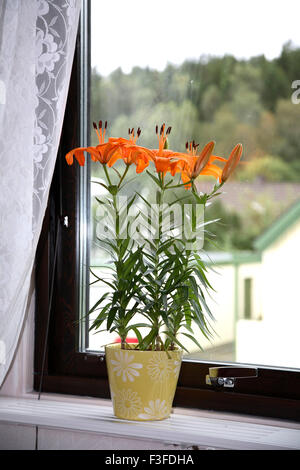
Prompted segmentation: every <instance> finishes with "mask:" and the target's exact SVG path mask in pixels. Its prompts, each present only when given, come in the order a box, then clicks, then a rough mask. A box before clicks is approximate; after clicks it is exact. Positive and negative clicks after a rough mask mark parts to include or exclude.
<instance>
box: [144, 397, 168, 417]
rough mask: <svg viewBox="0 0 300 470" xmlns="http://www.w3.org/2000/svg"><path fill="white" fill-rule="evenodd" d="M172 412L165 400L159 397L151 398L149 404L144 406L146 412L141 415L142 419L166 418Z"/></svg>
mask: <svg viewBox="0 0 300 470" xmlns="http://www.w3.org/2000/svg"><path fill="white" fill-rule="evenodd" d="M169 414H170V410H169V409H168V407H167V405H166V401H165V400H162V401H161V400H160V399H159V398H157V399H156V400H155V401H154V400H150V401H149V404H148V406H145V407H144V413H141V414H140V415H139V418H140V419H145V420H152V419H164V418H167V417H168V416H169Z"/></svg>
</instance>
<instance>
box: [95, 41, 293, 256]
mask: <svg viewBox="0 0 300 470" xmlns="http://www.w3.org/2000/svg"><path fill="white" fill-rule="evenodd" d="M294 80H300V48H296V47H294V46H293V45H292V44H291V43H290V42H288V43H286V44H285V45H284V46H283V48H282V51H281V54H280V56H279V57H278V58H276V59H273V60H267V59H266V58H265V56H264V55H261V56H257V57H253V58H250V59H248V60H238V59H236V58H235V57H233V56H231V55H225V56H224V57H210V56H201V57H200V59H199V60H197V61H196V60H187V61H185V62H184V63H183V64H181V65H180V66H175V65H171V64H169V65H167V66H166V68H165V69H164V70H163V71H161V72H160V71H157V70H153V69H150V68H140V67H134V68H133V69H132V71H131V73H129V74H125V73H123V72H122V70H121V69H117V70H115V71H114V72H113V73H111V74H110V75H109V76H108V77H102V76H101V75H100V73H99V72H98V71H97V70H95V69H93V70H92V77H91V121H98V120H99V119H102V120H107V121H108V123H109V128H108V132H109V136H114V137H121V136H123V137H126V134H127V130H128V128H129V127H130V128H132V127H134V128H137V127H138V126H140V127H141V129H142V134H141V137H140V139H139V143H140V145H145V146H149V147H152V148H156V147H157V141H156V135H155V125H156V124H158V125H160V124H161V123H162V122H166V124H167V125H168V126H172V132H171V135H170V139H169V146H170V148H172V149H174V150H178V151H184V149H185V142H186V141H187V140H195V141H196V142H197V143H199V144H200V146H203V145H204V144H205V143H206V142H208V141H209V140H214V141H216V147H215V153H216V154H217V155H222V156H225V157H228V155H229V153H230V150H231V149H232V148H233V146H234V145H235V144H236V143H238V142H241V143H242V144H243V146H244V154H243V159H242V163H241V164H240V166H239V169H238V171H237V172H236V174H235V175H234V178H232V179H231V182H233V181H238V182H246V183H252V182H255V181H257V179H259V180H260V181H263V182H266V183H276V182H282V183H283V182H284V183H287V182H289V183H297V182H299V183H300V132H299V126H300V104H299V105H296V104H293V103H292V101H291V96H292V93H293V92H294V91H295V90H293V89H292V82H293V81H294ZM93 138H94V137H93ZM92 142H93V144H96V141H92ZM228 184H229V183H228ZM299 188H300V186H299ZM299 192H300V191H299ZM236 197H237V198H238V197H239V194H237V195H236ZM299 197H300V194H299ZM262 199H263V201H262V204H263V206H264V211H262V213H261V217H259V214H258V213H255V214H254V215H253V214H251V210H250V209H249V208H248V209H247V208H246V210H245V211H243V213H241V212H238V211H234V210H232V209H228V208H227V207H225V205H224V204H223V203H222V202H221V199H219V200H218V202H216V203H215V204H214V205H213V206H212V207H211V208H209V209H208V211H207V212H208V216H209V217H213V218H215V217H219V218H220V219H221V224H219V225H218V224H215V227H214V229H213V231H214V232H215V233H216V235H217V238H218V241H219V244H220V249H243V250H245V249H251V248H252V243H253V240H254V238H255V237H256V236H257V235H258V234H259V233H260V232H261V231H262V230H263V229H264V228H265V226H266V225H267V224H268V223H270V222H271V221H272V220H273V219H274V218H275V217H276V216H278V214H279V213H280V210H282V207H281V205H280V204H278V201H277V202H276V203H275V202H274V201H272V198H271V199H270V198H269V200H267V199H266V198H262ZM283 203H284V201H283ZM247 210H248V213H247ZM249 211H250V212H249ZM252 216H253V217H254V219H253V217H252ZM224 227H226V229H225V230H224Z"/></svg>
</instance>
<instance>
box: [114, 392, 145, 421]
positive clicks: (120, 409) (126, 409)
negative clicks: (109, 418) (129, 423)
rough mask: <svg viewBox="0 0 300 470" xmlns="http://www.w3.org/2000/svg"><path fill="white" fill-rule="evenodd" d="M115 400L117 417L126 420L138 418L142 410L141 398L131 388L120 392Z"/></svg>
mask: <svg viewBox="0 0 300 470" xmlns="http://www.w3.org/2000/svg"><path fill="white" fill-rule="evenodd" d="M113 400H114V405H115V406H114V408H115V412H116V415H117V416H118V415H121V416H122V417H124V418H125V419H133V418H136V417H138V414H139V413H140V412H141V410H142V402H141V398H140V397H139V396H138V394H137V392H134V391H132V390H131V389H130V388H129V389H127V390H126V389H124V390H120V391H118V392H117V393H116V394H115V396H114V398H113Z"/></svg>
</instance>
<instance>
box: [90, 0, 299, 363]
mask: <svg viewBox="0 0 300 470" xmlns="http://www.w3.org/2000/svg"><path fill="white" fill-rule="evenodd" d="M297 7H298V5H297V2H296V1H292V0H286V1H285V2H272V3H270V2H261V1H256V0H254V1H252V2H237V1H234V0H228V1H226V2H223V1H222V0H218V1H215V2H199V1H197V0H195V1H194V0H186V1H185V2H184V4H182V3H180V4H179V2H174V1H171V0H165V1H164V2H161V1H157V0H151V1H145V2H139V1H136V0H132V2H130V4H128V3H127V2H124V1H121V0H119V1H118V0H111V1H109V2H99V1H98V0H92V1H91V67H92V69H91V103H90V113H91V115H90V117H91V122H93V121H95V122H97V123H98V121H99V120H102V121H103V123H104V122H105V121H107V122H108V126H107V135H108V136H110V137H125V138H127V136H128V128H135V129H137V128H138V127H140V128H141V129H142V133H141V136H140V138H139V144H140V145H143V146H148V147H150V148H156V147H157V140H156V135H155V126H156V125H159V126H160V125H161V124H162V123H163V122H165V123H166V124H167V125H168V126H172V132H171V134H170V138H169V145H170V147H171V148H172V149H176V150H178V151H185V144H186V142H187V141H190V140H194V141H195V142H196V143H199V144H200V146H201V147H203V146H204V144H205V143H207V142H208V141H210V140H215V141H216V147H215V153H216V154H217V155H221V156H224V157H226V158H228V156H229V154H230V151H231V149H232V148H233V146H234V145H235V144H236V143H238V142H241V143H242V144H243V147H244V153H243V157H242V161H241V163H240V165H239V167H238V168H237V170H236V172H235V174H234V175H233V176H232V177H231V178H230V179H229V181H228V182H226V184H225V185H224V187H223V188H222V191H223V194H222V196H221V197H219V198H216V199H215V200H214V202H213V203H212V204H211V205H210V206H209V207H208V208H207V209H206V211H205V220H215V219H220V220H219V221H218V222H215V223H213V224H212V225H211V226H210V231H211V232H213V233H214V234H215V243H213V244H211V243H208V242H207V241H206V240H205V243H204V248H205V250H206V252H208V253H209V256H208V257H206V258H205V260H206V262H207V263H209V264H210V265H211V267H212V268H213V269H212V270H211V271H210V273H209V279H210V281H211V283H212V285H213V287H214V289H215V292H213V293H212V294H211V298H209V299H208V302H209V306H210V308H211V310H212V311H213V313H214V316H215V318H216V322H215V323H214V329H215V332H216V333H215V335H214V339H213V341H212V342H210V341H208V340H206V339H205V338H199V341H200V343H201V344H202V347H203V351H198V350H197V349H196V348H195V346H194V345H193V343H189V342H188V341H187V346H188V347H189V348H190V351H191V353H190V355H189V357H190V358H192V359H199V360H210V361H230V362H234V361H236V362H242V363H248V364H260V365H268V366H278V367H291V368H299V367H300V362H299V360H300V359H299V340H298V335H299V330H300V307H299V301H298V286H299V281H300V279H299V263H300V249H299V246H300V133H299V122H300V32H299V23H298V16H297V14H296V13H297V11H298V8H297ZM91 143H92V145H96V144H97V136H96V133H94V132H92V131H91ZM116 168H118V166H116ZM102 171H103V170H102V167H101V165H99V164H98V163H92V164H91V182H90V188H91V189H90V192H91V201H90V219H89V226H90V242H89V250H90V256H89V262H90V266H91V269H92V271H93V273H94V274H97V273H98V274H99V273H101V274H103V273H104V272H107V273H109V266H108V265H107V261H108V259H107V256H106V254H105V252H104V251H103V250H102V249H100V247H99V243H98V242H97V224H98V223H99V214H98V213H97V210H98V204H97V200H96V198H98V197H101V195H102V194H103V191H104V189H103V187H102V186H101V184H98V183H101V181H102V180H103V173H102ZM130 171H131V172H132V176H134V170H133V169H131V170H130ZM146 181H148V178H146V177H145V175H144V174H142V175H140V176H139V178H137V179H136V180H135V183H134V187H132V185H128V194H130V193H132V191H141V192H143V194H144V195H145V197H147V195H149V193H150V192H151V187H150V186H149V185H148V183H147V182H146ZM212 184H214V183H213V182H212V179H211V178H210V177H200V178H199V180H198V181H197V185H199V188H200V190H202V191H204V192H205V191H207V190H208V189H209V188H210V187H211V186H212ZM182 191H184V190H182ZM203 256H204V255H203ZM205 256H206V255H205ZM95 279H96V278H95V277H94V276H93V275H92V274H91V275H90V282H91V283H92V284H91V285H90V287H89V286H88V285H87V284H84V283H83V285H82V289H83V290H84V289H87V290H88V291H89V304H90V306H91V305H94V304H95V302H96V301H97V299H98V298H99V297H100V296H101V295H102V294H103V293H105V292H107V289H108V287H107V285H102V286H99V283H94V284H93V281H95ZM82 314H84V312H82ZM91 320H92V318H91V319H90V321H91ZM113 341H118V338H117V337H116V335H113V334H112V335H109V334H108V333H106V332H105V331H104V332H101V333H97V334H94V333H90V334H89V337H88V341H87V342H86V348H87V349H90V350H101V349H103V346H104V345H105V344H107V343H110V342H113Z"/></svg>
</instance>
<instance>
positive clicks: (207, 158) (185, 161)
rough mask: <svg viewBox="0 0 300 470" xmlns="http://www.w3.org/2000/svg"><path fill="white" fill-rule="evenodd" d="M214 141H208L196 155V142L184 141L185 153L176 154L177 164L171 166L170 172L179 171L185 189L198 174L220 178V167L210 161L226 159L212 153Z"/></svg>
mask: <svg viewBox="0 0 300 470" xmlns="http://www.w3.org/2000/svg"><path fill="white" fill-rule="evenodd" d="M214 145H215V142H213V141H211V142H208V143H207V144H206V145H205V146H204V147H203V149H202V151H201V152H200V154H199V155H197V148H198V144H195V142H194V141H193V142H190V143H188V142H187V143H186V149H187V150H188V152H187V153H186V154H178V155H177V158H178V159H179V161H178V164H177V166H174V167H173V168H172V174H173V175H174V174H175V172H180V173H181V179H182V182H183V184H185V187H186V189H189V188H190V187H191V181H192V180H194V179H195V178H197V177H198V176H199V175H211V176H214V177H215V178H216V179H217V180H219V179H220V177H221V174H222V169H221V168H219V167H218V166H217V165H214V164H213V163H212V162H213V161H214V160H220V161H226V160H225V158H223V157H218V156H217V155H212V151H213V149H214Z"/></svg>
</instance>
